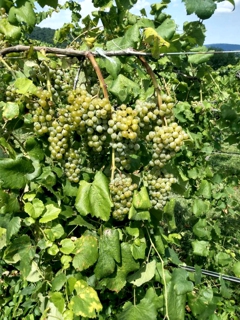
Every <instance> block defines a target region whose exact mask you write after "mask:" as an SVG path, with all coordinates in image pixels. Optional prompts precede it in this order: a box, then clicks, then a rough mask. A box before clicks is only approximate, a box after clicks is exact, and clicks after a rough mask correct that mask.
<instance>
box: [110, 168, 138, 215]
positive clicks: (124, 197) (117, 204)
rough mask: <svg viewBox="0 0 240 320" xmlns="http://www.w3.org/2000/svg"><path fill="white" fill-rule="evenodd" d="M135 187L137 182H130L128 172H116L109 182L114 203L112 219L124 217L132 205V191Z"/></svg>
mask: <svg viewBox="0 0 240 320" xmlns="http://www.w3.org/2000/svg"><path fill="white" fill-rule="evenodd" d="M137 187H138V186H137V184H135V183H132V178H131V176H130V175H129V174H125V173H117V174H116V175H115V178H114V179H113V180H112V181H111V182H110V184H109V188H110V194H111V198H112V202H113V205H114V209H113V213H112V215H113V218H114V219H116V220H118V221H123V220H124V219H125V217H126V216H127V214H128V212H129V210H130V208H131V206H132V197H133V192H134V190H136V189H137Z"/></svg>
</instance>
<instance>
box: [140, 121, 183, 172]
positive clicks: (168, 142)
mask: <svg viewBox="0 0 240 320" xmlns="http://www.w3.org/2000/svg"><path fill="white" fill-rule="evenodd" d="M186 139H188V135H187V134H186V133H185V131H184V130H183V129H182V127H181V126H179V125H178V124H177V123H176V122H172V123H170V124H169V125H168V126H162V127H159V126H156V127H155V128H154V131H150V132H149V133H148V135H147V136H146V140H147V142H148V143H150V146H151V149H152V160H151V161H150V163H149V164H150V165H151V166H158V167H159V168H162V167H163V166H164V165H165V163H166V162H167V161H168V160H170V159H171V158H172V157H173V156H174V154H175V152H178V151H179V150H180V148H181V146H182V145H183V142H184V140H186Z"/></svg>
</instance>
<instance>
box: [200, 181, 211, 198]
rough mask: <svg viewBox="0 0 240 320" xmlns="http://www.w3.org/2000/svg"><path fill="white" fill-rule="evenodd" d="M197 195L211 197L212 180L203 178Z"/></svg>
mask: <svg viewBox="0 0 240 320" xmlns="http://www.w3.org/2000/svg"><path fill="white" fill-rule="evenodd" d="M197 195H198V196H202V197H203V198H205V199H211V196H212V191H211V184H210V182H208V181H207V180H202V181H201V183H200V186H199V188H198V191H197Z"/></svg>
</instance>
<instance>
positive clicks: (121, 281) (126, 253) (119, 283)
mask: <svg viewBox="0 0 240 320" xmlns="http://www.w3.org/2000/svg"><path fill="white" fill-rule="evenodd" d="M121 255H122V261H121V264H118V265H117V271H116V272H115V273H114V275H112V276H111V277H109V278H105V279H102V280H101V281H100V285H101V286H103V287H104V286H106V287H107V288H108V289H109V290H111V291H115V292H119V291H120V290H121V289H122V288H123V287H124V286H125V284H126V278H127V275H128V274H129V273H130V272H132V271H135V270H137V269H138V268H139V263H137V262H136V261H135V260H134V259H133V257H132V253H131V248H130V245H129V244H128V243H125V242H123V243H121Z"/></svg>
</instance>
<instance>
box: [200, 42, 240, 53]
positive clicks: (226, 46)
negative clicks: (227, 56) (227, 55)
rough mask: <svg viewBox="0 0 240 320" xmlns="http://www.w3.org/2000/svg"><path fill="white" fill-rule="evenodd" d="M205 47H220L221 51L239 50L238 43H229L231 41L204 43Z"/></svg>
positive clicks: (239, 45)
mask: <svg viewBox="0 0 240 320" xmlns="http://www.w3.org/2000/svg"><path fill="white" fill-rule="evenodd" d="M206 47H214V48H219V49H222V50H223V51H235V50H240V44H231V43H212V44H206Z"/></svg>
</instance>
